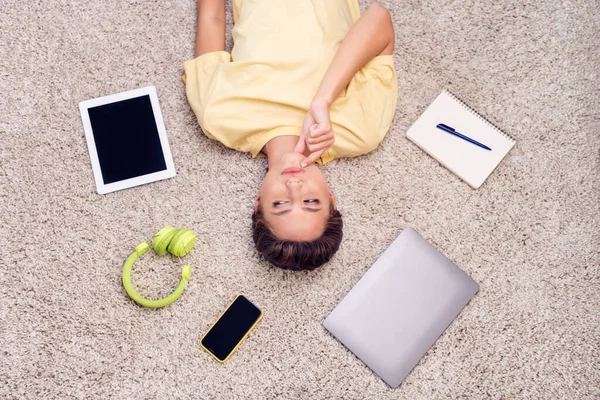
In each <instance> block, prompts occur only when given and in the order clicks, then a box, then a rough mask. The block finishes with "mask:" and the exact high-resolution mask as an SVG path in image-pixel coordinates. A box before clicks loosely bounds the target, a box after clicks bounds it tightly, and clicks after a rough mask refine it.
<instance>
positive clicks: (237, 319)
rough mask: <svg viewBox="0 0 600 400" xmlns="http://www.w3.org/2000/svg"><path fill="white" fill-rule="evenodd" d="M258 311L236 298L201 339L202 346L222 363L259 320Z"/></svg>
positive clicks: (242, 299)
mask: <svg viewBox="0 0 600 400" xmlns="http://www.w3.org/2000/svg"><path fill="white" fill-rule="evenodd" d="M260 315H261V312H260V310H259V309H258V308H257V307H256V306H255V305H254V304H252V303H251V302H250V301H249V300H248V299H246V298H245V297H244V296H238V297H237V298H236V299H235V301H234V302H233V303H232V304H231V306H230V307H229V308H228V309H227V311H225V313H224V314H223V315H222V316H221V318H219V320H218V321H217V322H216V323H215V325H214V326H213V327H212V328H211V329H210V330H209V331H208V333H207V334H206V335H205V336H204V338H203V339H202V346H204V347H205V348H206V349H207V350H208V351H210V352H211V353H212V354H214V356H215V357H217V358H218V359H219V360H221V361H223V360H225V359H226V358H227V356H228V355H229V354H230V353H231V352H232V351H233V349H234V348H235V346H237V345H238V343H239V342H240V340H242V339H243V337H244V336H245V335H246V333H248V331H249V330H250V328H252V326H253V325H254V324H255V323H256V321H257V320H258V319H259V318H260Z"/></svg>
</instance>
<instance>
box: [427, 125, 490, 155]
mask: <svg viewBox="0 0 600 400" xmlns="http://www.w3.org/2000/svg"><path fill="white" fill-rule="evenodd" d="M436 128H439V129H441V130H443V131H445V132H448V133H450V134H452V135H454V136H458V137H459V138H461V139H463V140H466V141H467V142H471V143H473V144H474V145H477V146H479V147H482V148H484V149H486V150H492V149H490V148H489V147H487V146H486V145H485V144H483V143H479V142H478V141H476V140H473V139H471V138H470V137H467V136H465V135H463V134H460V133H458V132H456V131H455V130H454V128H452V127H450V126H448V125H444V124H437V126H436Z"/></svg>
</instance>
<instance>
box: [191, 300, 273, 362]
mask: <svg viewBox="0 0 600 400" xmlns="http://www.w3.org/2000/svg"><path fill="white" fill-rule="evenodd" d="M240 296H244V295H241V294H238V295H237V296H235V299H233V301H232V302H231V303H229V305H228V306H227V308H226V309H225V311H223V312H222V313H221V315H219V318H217V320H216V321H215V322H214V323H213V324H212V325H211V326H210V328H208V330H207V331H206V333H205V334H204V336H202V337H201V338H200V347H202V348H203V349H204V350H205V351H206V352H207V353H208V354H210V355H211V357H212V358H214V359H215V360H217V362H219V363H221V364H224V363H225V362H226V361H227V360H229V358H230V357H231V356H232V355H233V353H235V351H236V350H237V349H238V347H240V345H241V344H242V342H243V341H244V340H245V339H246V338H247V337H248V335H250V332H252V330H253V329H254V327H255V326H256V324H258V323H259V322H260V320H261V319H262V317H263V312H262V310H261V309H260V308H258V307H256V306H255V307H256V308H258V310H259V311H260V315H259V316H258V318H257V319H256V322H254V324H253V325H252V326H251V327H250V329H248V332H246V334H245V335H244V337H242V338H241V339H240V341H239V342H238V344H237V345H236V346H235V347H234V348H233V350H231V352H230V353H229V354H228V355H227V357H226V358H225V359H224V360H219V359H218V358H217V357H216V356H215V355H214V354H213V353H212V352H211V351H210V350H208V349H207V348H206V347H204V345H203V344H202V341H203V340H204V338H205V337H206V335H208V332H210V330H211V329H212V328H213V327H214V326H215V325H216V323H217V322H219V320H220V319H221V318H222V317H223V315H224V314H225V313H226V312H227V310H229V308H230V307H231V305H232V304H233V303H235V301H236V300H237V299H238V297H240ZM244 297H246V296H244ZM246 299H248V298H247V297H246ZM248 301H250V300H248ZM252 304H254V303H252Z"/></svg>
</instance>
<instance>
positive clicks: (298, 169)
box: [281, 168, 304, 175]
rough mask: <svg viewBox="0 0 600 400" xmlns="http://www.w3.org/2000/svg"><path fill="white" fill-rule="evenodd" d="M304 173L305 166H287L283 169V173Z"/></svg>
mask: <svg viewBox="0 0 600 400" xmlns="http://www.w3.org/2000/svg"><path fill="white" fill-rule="evenodd" d="M303 173H304V169H303V168H286V169H284V170H283V171H281V175H298V174H303Z"/></svg>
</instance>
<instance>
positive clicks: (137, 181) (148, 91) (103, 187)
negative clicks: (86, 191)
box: [79, 86, 176, 194]
mask: <svg viewBox="0 0 600 400" xmlns="http://www.w3.org/2000/svg"><path fill="white" fill-rule="evenodd" d="M146 95H148V96H149V97H150V103H151V104H152V112H153V114H154V121H155V123H156V129H157V131H158V137H159V139H160V145H161V147H162V152H163V156H164V158H165V164H166V166H167V169H165V170H163V171H158V172H153V173H151V174H146V175H141V176H137V177H135V178H129V179H125V180H122V181H118V182H113V183H109V184H105V183H104V180H103V178H102V170H101V168H100V161H99V159H98V151H97V149H96V142H95V140H94V134H93V129H92V124H91V122H90V115H89V113H88V109H89V108H92V107H97V106H102V105H105V104H110V103H116V102H119V101H123V100H128V99H133V98H136V97H142V96H146ZM79 111H80V113H81V119H82V121H83V130H84V132H85V139H86V141H87V145H88V150H89V153H90V160H91V163H92V170H93V171H94V179H95V181H96V190H97V191H98V194H106V193H110V192H114V191H116V190H121V189H127V188H130V187H134V186H139V185H143V184H146V183H150V182H156V181H159V180H162V179H167V178H172V177H174V176H175V174H176V172H175V165H174V164H173V156H172V155H171V148H170V147H169V141H168V139H167V131H166V130H165V124H164V121H163V117H162V113H161V111H160V105H159V104H158V95H157V94H156V87H154V86H146V87H143V88H139V89H134V90H129V91H127V92H122V93H117V94H112V95H109V96H104V97H98V98H96V99H90V100H85V101H82V102H80V103H79ZM131 151H136V149H135V148H133V149H131Z"/></svg>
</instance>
